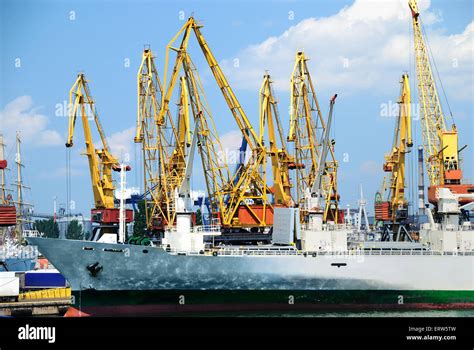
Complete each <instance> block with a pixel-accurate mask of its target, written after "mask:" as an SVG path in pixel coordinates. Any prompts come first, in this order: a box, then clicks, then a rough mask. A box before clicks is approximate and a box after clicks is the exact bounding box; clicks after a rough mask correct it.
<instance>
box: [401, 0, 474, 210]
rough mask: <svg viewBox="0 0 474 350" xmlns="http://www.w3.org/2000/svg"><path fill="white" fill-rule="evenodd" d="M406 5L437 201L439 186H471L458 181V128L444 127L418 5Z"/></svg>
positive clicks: (462, 189)
mask: <svg viewBox="0 0 474 350" xmlns="http://www.w3.org/2000/svg"><path fill="white" fill-rule="evenodd" d="M408 5H409V8H410V11H411V15H412V24H413V33H414V45H415V57H416V73H417V80H418V102H419V104H420V112H421V124H422V136H423V148H424V152H425V162H426V167H427V172H428V178H429V180H430V187H429V188H428V199H429V201H430V202H431V203H433V204H436V203H437V194H436V189H437V188H438V187H440V186H441V187H449V188H450V190H451V191H452V192H454V193H467V192H469V191H471V190H474V188H473V186H472V185H464V184H461V181H462V178H463V174H462V170H461V165H460V162H459V147H458V131H457V129H456V125H455V124H454V123H453V125H452V126H451V130H448V129H447V127H446V122H445V118H444V115H443V111H442V107H441V103H440V100H439V96H438V91H437V88H436V82H435V79H434V77H433V72H432V68H431V64H430V58H429V56H428V50H427V45H426V43H425V38H424V37H423V32H422V26H421V20H420V13H419V11H418V5H417V2H416V0H409V2H408ZM462 203H463V201H462V200H461V204H462Z"/></svg>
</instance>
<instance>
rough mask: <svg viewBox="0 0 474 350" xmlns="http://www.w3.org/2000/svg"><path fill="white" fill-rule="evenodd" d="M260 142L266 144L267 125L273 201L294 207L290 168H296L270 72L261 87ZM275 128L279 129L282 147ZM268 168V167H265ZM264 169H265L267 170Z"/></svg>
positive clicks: (275, 203)
mask: <svg viewBox="0 0 474 350" xmlns="http://www.w3.org/2000/svg"><path fill="white" fill-rule="evenodd" d="M259 95H260V103H259V106H260V129H259V135H260V142H261V143H262V144H265V125H266V126H267V133H268V141H269V142H268V143H269V147H268V150H267V153H268V154H269V156H270V158H271V164H272V174H273V187H272V193H273V202H274V205H279V206H286V207H293V206H294V201H293V199H292V197H291V182H290V175H289V170H290V169H294V168H295V166H296V165H295V163H294V158H293V157H292V156H290V154H289V153H288V151H287V149H286V144H285V141H286V140H285V138H284V136H283V128H282V126H281V122H280V116H279V113H278V108H277V101H276V99H275V97H274V93H273V87H272V81H271V78H270V75H269V74H265V75H264V77H263V83H262V86H261V88H260V94H259ZM275 130H277V131H278V138H279V143H280V147H281V148H278V138H277V135H276V132H275ZM265 170H266V169H265ZM265 170H264V171H265Z"/></svg>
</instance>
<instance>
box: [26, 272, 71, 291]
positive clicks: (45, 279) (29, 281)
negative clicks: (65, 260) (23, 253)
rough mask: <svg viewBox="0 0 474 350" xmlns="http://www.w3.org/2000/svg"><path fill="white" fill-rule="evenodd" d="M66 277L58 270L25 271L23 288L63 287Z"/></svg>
mask: <svg viewBox="0 0 474 350" xmlns="http://www.w3.org/2000/svg"><path fill="white" fill-rule="evenodd" d="M65 287H66V279H65V278H64V277H63V275H61V274H60V273H59V272H49V271H44V272H43V271H41V272H40V271H35V272H25V284H24V288H26V289H33V288H65Z"/></svg>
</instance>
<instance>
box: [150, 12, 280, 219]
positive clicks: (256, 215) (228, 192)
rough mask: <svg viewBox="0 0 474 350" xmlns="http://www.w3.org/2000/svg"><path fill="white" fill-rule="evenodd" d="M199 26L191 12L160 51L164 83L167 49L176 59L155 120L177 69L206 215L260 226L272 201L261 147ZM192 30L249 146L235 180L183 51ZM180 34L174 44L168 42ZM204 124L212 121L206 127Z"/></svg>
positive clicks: (165, 105)
mask: <svg viewBox="0 0 474 350" xmlns="http://www.w3.org/2000/svg"><path fill="white" fill-rule="evenodd" d="M200 28H201V26H200V25H198V24H197V23H196V21H195V20H194V18H193V17H190V18H189V19H188V21H187V22H186V23H185V24H184V25H183V27H182V28H181V29H180V30H179V31H178V33H177V34H176V35H175V36H174V38H173V39H172V40H171V41H170V42H169V44H168V45H167V50H166V56H165V70H164V80H163V81H164V83H163V85H164V86H166V83H167V79H166V77H167V72H168V59H169V52H170V51H171V50H173V51H176V52H177V55H176V60H175V63H174V67H173V70H172V73H171V77H170V80H169V83H168V85H167V86H166V92H165V93H164V94H163V99H162V106H161V110H160V114H159V119H161V118H163V116H164V114H165V113H166V112H167V111H168V109H169V102H170V98H171V95H172V93H173V90H174V88H175V85H176V81H177V78H178V75H179V72H180V70H181V68H183V70H184V72H185V76H186V81H187V84H188V90H189V96H190V101H191V107H192V112H193V116H194V119H195V123H198V128H197V130H198V131H197V132H198V150H199V153H200V155H201V160H202V163H203V169H204V177H205V180H206V186H207V190H208V194H209V199H210V207H211V215H213V216H214V217H215V218H218V219H219V221H220V224H221V225H222V226H223V227H225V228H264V227H266V226H269V225H270V223H272V222H273V206H272V204H271V202H270V200H269V198H268V196H267V194H268V193H270V190H269V188H268V186H267V184H266V180H265V177H264V176H262V174H261V169H262V167H263V166H264V165H265V160H266V150H265V147H264V146H263V145H262V143H261V142H260V139H259V137H258V135H257V134H256V132H255V131H254V129H253V127H252V125H251V123H250V122H249V120H248V118H247V115H246V114H245V112H244V111H243V109H242V107H241V105H240V103H239V101H238V100H237V97H236V96H235V94H234V92H233V91H232V89H231V87H230V85H229V83H228V82H227V79H226V78H225V76H224V74H223V72H222V70H221V68H220V67H219V65H218V63H217V61H216V59H215V57H214V55H213V54H212V52H211V50H210V48H209V46H208V44H207V42H206V41H205V39H204V37H203V35H202V33H201V31H200ZM191 32H194V35H195V37H196V39H197V42H198V44H199V46H200V48H201V51H202V53H203V54H204V58H205V60H206V62H207V64H208V66H209V68H210V69H211V72H212V74H213V76H214V79H215V81H216V83H217V85H218V87H219V89H220V90H221V92H222V94H223V96H224V99H225V101H226V103H227V105H228V107H229V109H230V112H231V113H232V116H233V118H234V120H235V121H236V122H237V125H238V127H239V129H240V131H241V132H242V135H243V136H244V137H245V138H246V141H247V143H248V146H249V148H250V151H251V156H250V160H249V161H248V162H247V163H246V164H244V165H242V168H241V169H240V171H237V172H236V174H238V175H236V176H238V178H236V181H235V183H234V181H233V180H234V179H231V177H230V172H229V169H228V166H227V164H226V161H225V160H223V159H222V153H221V156H220V155H219V152H222V146H221V144H220V142H219V138H218V135H217V131H216V129H215V125H214V122H213V119H212V116H211V113H210V110H209V108H208V106H207V102H206V101H205V96H204V92H203V89H202V84H201V83H200V80H199V77H198V75H197V71H196V69H195V67H194V65H193V64H192V61H191V59H190V56H189V54H188V42H189V37H190V36H191ZM181 34H182V39H181V43H180V46H179V48H174V47H173V44H174V42H175V41H176V40H177V39H178V37H179V36H180V35H181ZM208 124H211V126H209V125H208Z"/></svg>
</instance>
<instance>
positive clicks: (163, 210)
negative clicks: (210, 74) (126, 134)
mask: <svg viewBox="0 0 474 350" xmlns="http://www.w3.org/2000/svg"><path fill="white" fill-rule="evenodd" d="M180 87H181V93H180V100H179V103H178V113H177V114H178V116H177V126H176V123H175V122H174V120H173V118H172V116H171V113H170V111H169V110H168V111H166V113H164V114H163V116H162V117H161V118H160V116H159V113H160V111H161V101H162V94H163V87H162V85H161V81H160V79H159V76H158V73H157V70H156V67H155V62H154V56H153V53H152V51H151V49H149V48H146V49H145V50H144V51H143V55H142V62H141V64H140V67H139V69H138V75H137V101H138V103H137V130H136V135H135V142H136V143H141V144H142V152H143V154H142V156H143V163H144V166H143V171H144V174H143V175H144V184H145V188H144V193H146V194H148V195H145V196H144V200H145V208H146V222H147V228H148V229H150V230H158V231H161V230H164V229H165V226H166V225H168V226H172V225H173V224H174V222H175V216H176V205H175V199H176V198H175V190H176V189H177V188H179V186H180V185H181V183H182V181H183V178H184V173H185V167H186V160H185V158H186V148H187V147H188V146H189V142H190V141H189V132H190V130H189V110H188V103H187V100H185V97H184V95H185V94H186V91H184V90H182V89H183V84H182V83H181V85H180Z"/></svg>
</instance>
